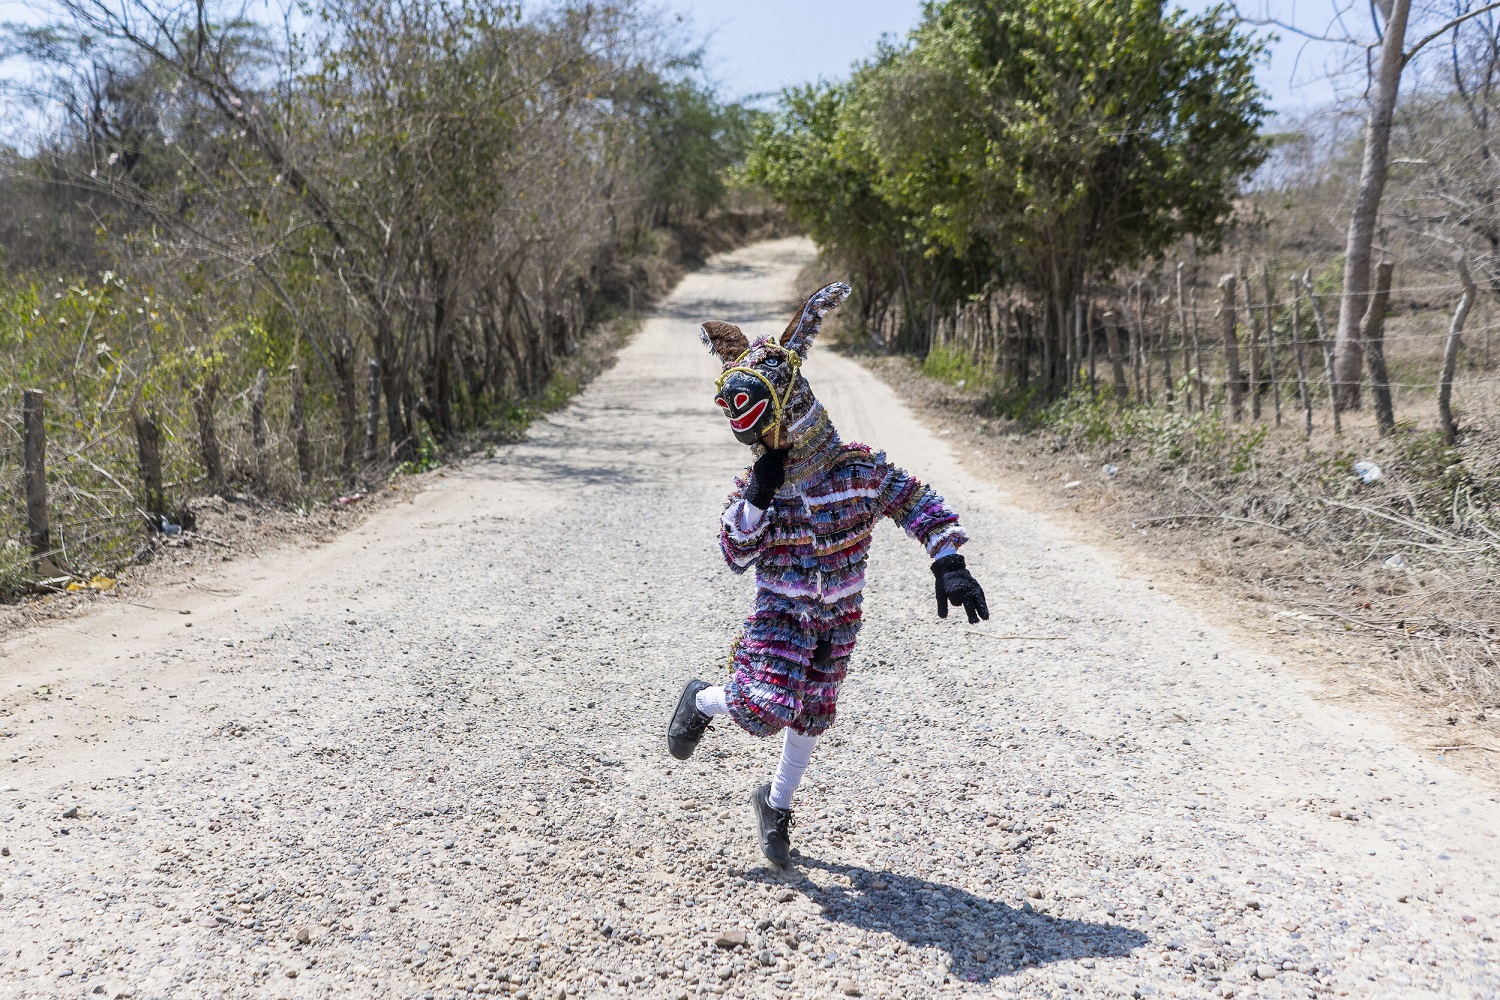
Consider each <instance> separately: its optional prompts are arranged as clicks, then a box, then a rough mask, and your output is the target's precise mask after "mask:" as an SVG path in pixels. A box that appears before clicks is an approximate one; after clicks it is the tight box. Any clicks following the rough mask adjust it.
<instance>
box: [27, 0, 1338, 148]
mask: <svg viewBox="0 0 1500 1000" xmlns="http://www.w3.org/2000/svg"><path fill="white" fill-rule="evenodd" d="M540 2H541V3H545V2H546V0H540ZM649 2H650V0H648V3H649ZM656 2H658V3H661V4H662V5H663V6H664V7H665V8H666V9H668V10H675V11H677V12H678V13H679V14H680V15H681V16H682V18H683V28H684V30H685V32H686V34H687V36H688V37H689V38H691V39H694V40H701V41H703V42H704V44H705V54H706V60H705V62H706V69H707V71H708V75H709V78H710V79H711V80H713V81H714V82H715V83H717V84H719V85H720V86H722V87H723V88H724V90H725V92H726V94H727V95H729V96H731V97H735V98H740V99H744V98H748V97H750V96H752V95H756V94H764V95H774V94H775V93H776V92H778V91H780V90H781V89H782V88H784V87H788V86H791V85H794V84H799V83H807V82H811V81H813V80H816V79H818V78H820V77H822V78H824V79H830V80H833V79H841V78H843V77H845V76H846V75H847V74H848V72H849V67H850V66H851V65H852V64H853V63H854V62H856V61H858V60H860V59H862V58H864V57H867V56H869V55H870V54H871V53H873V52H874V51H875V46H876V43H877V42H878V41H879V40H880V38H881V36H882V35H890V36H892V37H895V38H897V39H899V38H901V37H903V36H904V35H905V34H906V33H907V32H908V31H910V30H911V29H912V28H913V27H914V26H915V25H916V24H917V22H918V20H919V19H920V18H921V3H920V0H753V2H747V0H656ZM1179 2H1180V3H1181V5H1182V6H1184V7H1186V8H1187V9H1188V10H1189V11H1192V12H1200V11H1202V10H1205V9H1207V8H1208V7H1210V6H1211V5H1212V3H1211V0H1179ZM528 5H529V6H533V7H535V6H538V5H539V3H538V0H530V2H529V3H528ZM47 6H48V5H47V3H46V0H0V22H4V21H21V22H31V23H35V22H36V21H37V20H38V19H39V18H41V17H45V16H46V15H45V11H46V8H47ZM1340 7H1342V8H1344V9H1346V10H1349V11H1350V15H1349V17H1350V22H1351V23H1350V27H1351V28H1352V29H1354V30H1356V31H1357V30H1359V29H1360V28H1362V27H1363V24H1362V22H1367V20H1368V13H1367V10H1368V8H1367V7H1365V6H1361V5H1359V4H1357V3H1356V0H1238V9H1239V10H1240V12H1241V13H1242V15H1243V16H1246V17H1256V18H1269V19H1278V20H1282V21H1285V22H1290V23H1292V24H1294V25H1296V26H1297V27H1298V28H1301V29H1303V30H1305V31H1309V32H1311V33H1314V34H1323V33H1326V32H1328V31H1329V29H1330V25H1332V26H1333V29H1334V31H1338V30H1339V25H1338V23H1337V19H1336V17H1335V14H1336V12H1337V10H1338V8H1340ZM1256 30H1261V31H1277V30H1280V33H1281V35H1282V38H1281V39H1280V40H1279V41H1277V42H1274V43H1272V46H1271V52H1270V58H1269V60H1268V61H1267V62H1266V63H1265V64H1264V65H1262V66H1261V67H1260V68H1259V70H1258V73H1257V76H1258V79H1259V81H1260V83H1261V86H1262V87H1264V88H1265V90H1266V91H1267V92H1268V93H1269V95H1270V104H1271V107H1272V109H1273V110H1275V111H1276V112H1278V113H1279V114H1280V115H1281V116H1282V117H1283V120H1287V119H1296V118H1298V117H1300V116H1301V115H1302V114H1303V113H1305V112H1307V111H1310V110H1312V109H1313V108H1316V107H1320V106H1326V105H1328V104H1330V103H1331V102H1332V101H1334V100H1335V99H1336V98H1337V97H1338V96H1339V95H1340V94H1341V93H1342V94H1344V95H1348V94H1351V93H1352V94H1358V92H1359V89H1360V87H1361V85H1362V83H1363V73H1362V72H1356V73H1354V74H1348V75H1345V76H1344V77H1343V78H1342V79H1341V80H1334V81H1330V80H1329V79H1328V74H1329V71H1330V69H1337V68H1338V67H1339V66H1340V65H1341V64H1346V63H1348V62H1349V59H1350V55H1351V50H1350V48H1349V47H1348V46H1345V45H1337V44H1330V43H1327V42H1316V41H1309V40H1308V39H1306V38H1302V37H1299V36H1297V35H1296V34H1294V33H1292V32H1289V31H1285V30H1281V29H1275V28H1263V29H1256ZM12 65H13V64H12ZM1362 68H1363V67H1362V64H1361V65H1359V66H1357V69H1359V70H1362ZM771 103H772V101H771V99H770V97H769V96H768V97H767V99H766V100H764V101H763V102H761V104H762V106H770V104H771Z"/></svg>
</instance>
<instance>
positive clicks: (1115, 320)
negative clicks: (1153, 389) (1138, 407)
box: [1099, 310, 1130, 403]
mask: <svg viewBox="0 0 1500 1000" xmlns="http://www.w3.org/2000/svg"><path fill="white" fill-rule="evenodd" d="M1099 318H1100V319H1101V320H1103V321H1104V343H1105V350H1107V351H1109V366H1110V369H1111V373H1112V375H1113V377H1114V392H1115V399H1117V400H1119V401H1120V402H1122V403H1123V402H1124V401H1125V399H1126V397H1128V396H1129V395H1130V383H1129V382H1128V381H1127V380H1126V378H1125V357H1124V354H1123V351H1124V348H1123V347H1122V346H1121V345H1120V322H1119V320H1120V318H1121V317H1120V314H1119V313H1117V312H1115V311H1114V310H1109V311H1107V312H1105V313H1103V314H1101V315H1100V317H1099Z"/></svg>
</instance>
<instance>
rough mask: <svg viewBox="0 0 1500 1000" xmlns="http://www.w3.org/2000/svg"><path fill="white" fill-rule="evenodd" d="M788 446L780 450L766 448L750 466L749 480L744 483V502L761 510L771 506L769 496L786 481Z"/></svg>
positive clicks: (773, 494) (774, 493) (772, 495)
mask: <svg viewBox="0 0 1500 1000" xmlns="http://www.w3.org/2000/svg"><path fill="white" fill-rule="evenodd" d="M789 451H791V449H790V448H783V449H781V450H780V451H773V450H772V449H770V448H767V449H766V453H765V454H764V455H762V456H760V458H757V459H756V460H755V464H754V465H753V466H751V467H750V481H749V482H748V483H746V484H745V502H746V503H748V504H750V505H752V506H755V507H759V508H760V509H761V510H765V509H766V508H768V507H770V506H771V498H772V497H774V496H775V495H776V491H777V490H779V489H781V484H782V483H784V482H786V456H787V453H788V452H789Z"/></svg>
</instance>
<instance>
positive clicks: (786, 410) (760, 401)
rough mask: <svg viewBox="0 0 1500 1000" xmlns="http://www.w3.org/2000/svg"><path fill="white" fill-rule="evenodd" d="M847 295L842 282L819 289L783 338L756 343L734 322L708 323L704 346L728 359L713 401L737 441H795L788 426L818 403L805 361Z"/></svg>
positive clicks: (703, 329)
mask: <svg viewBox="0 0 1500 1000" xmlns="http://www.w3.org/2000/svg"><path fill="white" fill-rule="evenodd" d="M848 296H849V286H848V285H846V284H844V283H843V282H841V281H836V282H834V283H833V284H831V285H826V286H824V287H823V288H820V289H818V290H817V291H816V292H814V293H813V294H812V295H811V296H810V297H809V298H808V300H807V302H806V303H804V304H803V306H802V309H801V311H800V312H799V313H798V314H797V315H796V316H794V317H792V321H791V322H790V323H788V324H787V327H786V330H785V331H784V332H783V333H782V334H781V337H780V338H779V340H773V339H771V338H769V337H767V338H765V339H762V340H757V341H756V342H755V343H754V344H752V343H750V341H749V339H748V338H747V337H746V336H745V334H744V332H743V331H741V330H740V328H739V327H737V326H735V325H734V324H732V323H721V322H719V321H718V320H710V321H709V322H707V323H704V324H703V326H702V327H701V328H700V331H699V336H700V337H702V339H703V344H704V346H705V347H707V348H708V349H709V350H710V351H713V352H714V353H715V354H716V355H718V356H719V360H720V361H722V362H723V363H724V372H723V374H721V375H720V376H719V382H718V386H719V391H718V394H717V395H716V396H715V397H714V402H715V403H717V404H718V405H719V406H720V407H721V408H722V409H723V410H724V413H725V415H726V416H728V417H729V429H730V430H732V431H733V432H734V436H735V439H736V440H738V441H740V442H741V443H742V444H749V445H754V444H764V445H767V446H770V447H776V448H785V447H788V446H789V445H790V444H791V443H792V442H791V441H790V439H789V437H788V434H787V428H789V427H791V426H792V425H793V424H795V423H796V422H797V421H798V420H799V419H801V418H802V417H804V416H806V415H807V413H808V411H809V410H810V409H811V408H812V406H813V404H814V403H815V402H816V401H815V400H814V399H813V394H812V387H811V386H809V385H808V384H807V379H805V378H803V377H802V372H801V368H802V359H803V358H804V357H805V356H806V355H807V350H808V348H809V347H810V346H812V341H813V338H814V337H816V336H817V335H818V331H819V330H820V329H822V326H823V317H824V316H826V315H828V313H829V312H830V311H831V310H832V309H833V308H834V307H835V306H837V305H838V304H839V303H840V302H842V301H844V299H845V298H847V297H848Z"/></svg>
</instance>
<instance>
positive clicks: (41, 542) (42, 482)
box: [21, 389, 52, 556]
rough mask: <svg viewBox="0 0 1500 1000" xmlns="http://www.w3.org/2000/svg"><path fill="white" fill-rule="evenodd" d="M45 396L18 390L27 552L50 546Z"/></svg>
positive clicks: (44, 550) (40, 551) (37, 553)
mask: <svg viewBox="0 0 1500 1000" xmlns="http://www.w3.org/2000/svg"><path fill="white" fill-rule="evenodd" d="M45 405H46V397H45V396H44V395H43V394H42V390H40V389H27V390H26V391H25V392H24V393H22V394H21V433H22V435H23V437H24V439H25V460H24V461H25V473H26V532H27V534H28V536H29V537H30V541H31V554H32V555H34V556H44V555H46V554H47V553H48V552H50V551H51V550H52V526H51V524H50V522H49V521H48V518H47V422H46V410H45Z"/></svg>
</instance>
